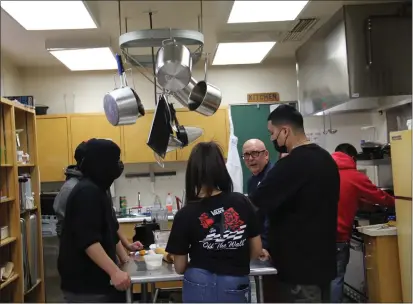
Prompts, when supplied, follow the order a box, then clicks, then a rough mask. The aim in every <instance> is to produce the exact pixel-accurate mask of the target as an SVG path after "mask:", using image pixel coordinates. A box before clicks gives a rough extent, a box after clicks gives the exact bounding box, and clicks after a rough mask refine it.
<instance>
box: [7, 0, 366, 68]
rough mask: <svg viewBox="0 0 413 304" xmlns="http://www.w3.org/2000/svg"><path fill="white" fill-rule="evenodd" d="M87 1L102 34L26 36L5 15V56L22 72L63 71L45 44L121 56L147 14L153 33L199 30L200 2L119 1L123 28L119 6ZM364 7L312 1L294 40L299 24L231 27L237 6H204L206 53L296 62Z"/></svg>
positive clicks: (91, 31)
mask: <svg viewBox="0 0 413 304" xmlns="http://www.w3.org/2000/svg"><path fill="white" fill-rule="evenodd" d="M85 2H86V4H87V6H88V8H89V10H90V12H91V14H92V16H93V18H94V19H95V20H96V21H97V23H98V29H84V30H58V31H26V30H25V29H24V28H23V27H22V26H21V25H20V24H19V23H17V22H16V21H15V20H14V19H13V18H11V17H10V16H9V15H8V14H7V13H6V12H5V11H4V10H1V51H2V52H4V54H5V55H6V56H7V57H8V58H10V59H11V60H12V61H13V62H14V64H15V65H16V66H18V67H26V68H27V67H46V66H61V65H62V63H61V62H59V61H58V60H57V59H56V58H55V57H53V56H52V55H51V54H50V53H49V52H48V51H46V49H45V43H46V41H47V40H53V39H55V40H68V41H75V40H79V41H83V40H88V39H110V45H111V47H112V49H113V51H114V52H118V51H119V47H118V38H119V33H120V32H121V33H125V32H126V31H134V30H140V29H147V28H149V15H148V12H149V11H152V12H153V27H154V28H179V29H191V30H198V25H199V22H198V16H199V15H200V12H201V6H200V1H121V29H119V17H118V16H119V14H118V2H117V1H85ZM360 2H362V1H310V2H309V3H308V5H307V6H306V7H305V8H304V10H303V11H302V12H301V14H300V15H299V16H298V18H299V19H307V18H316V19H317V22H313V24H312V25H311V28H310V29H309V30H308V31H304V32H303V33H301V34H299V35H297V34H295V35H293V36H294V37H295V38H294V37H293V38H294V39H291V38H288V37H292V35H291V33H289V32H290V31H291V30H292V29H293V28H294V27H295V26H296V25H297V21H279V22H263V23H249V24H227V21H228V16H229V14H230V11H231V8H232V4H233V1H203V18H202V20H203V22H202V25H203V27H202V29H203V33H204V36H205V46H204V51H205V52H209V53H215V50H216V48H217V43H218V42H250V41H277V44H276V45H275V46H274V48H273V49H272V50H271V52H270V53H269V54H268V56H267V57H266V59H265V60H264V61H263V62H262V63H261V64H267V63H270V62H272V61H278V60H282V59H285V58H293V57H294V53H295V50H296V49H297V48H298V47H299V46H300V45H301V44H302V43H303V42H304V41H305V40H306V39H308V38H309V37H310V36H311V34H312V33H313V32H314V31H315V30H316V29H318V28H319V27H320V26H321V25H322V24H323V23H324V22H325V21H327V20H328V19H329V17H331V16H332V15H333V14H334V13H335V12H336V11H337V10H338V9H339V8H340V7H341V6H342V5H344V4H354V3H360ZM363 2H367V1H363ZM369 2H371V1H369ZM283 40H284V41H283ZM133 52H135V53H136V54H149V53H150V50H148V49H137V50H134V51H133Z"/></svg>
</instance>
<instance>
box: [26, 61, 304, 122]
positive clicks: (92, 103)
mask: <svg viewBox="0 0 413 304" xmlns="http://www.w3.org/2000/svg"><path fill="white" fill-rule="evenodd" d="M115 73H116V71H110V72H70V71H68V70H66V69H36V70H33V69H32V70H22V79H23V83H24V85H23V87H24V92H25V94H30V95H34V96H35V99H36V102H37V103H38V104H44V105H47V106H49V107H50V109H49V112H48V113H50V114H52V113H65V112H71V111H74V112H103V105H102V100H103V96H104V95H105V93H106V92H108V91H111V90H113V89H114V88H115V83H114V78H115V77H116V76H115ZM133 73H134V83H135V90H136V92H137V93H138V95H139V96H140V98H141V100H142V102H143V104H144V106H145V108H146V109H153V108H154V92H153V84H152V83H150V82H149V81H148V80H147V79H145V78H144V77H142V76H141V75H140V74H139V73H138V72H137V71H136V70H134V71H133ZM148 75H149V74H148ZM194 77H195V79H203V77H204V75H203V70H202V69H196V70H195V71H194ZM116 79H117V77H116ZM208 81H209V82H211V83H212V84H214V85H215V86H217V87H218V88H220V89H221V91H222V95H223V100H222V104H230V103H240V102H246V99H247V94H248V93H259V92H279V93H280V97H281V99H282V100H296V99H297V92H296V80H295V63H294V62H285V63H281V64H278V65H272V66H267V67H261V66H258V67H257V66H254V67H253V66H251V67H230V68H214V67H213V68H211V69H210V71H209V72H208ZM129 84H130V85H132V83H129ZM65 96H66V102H65ZM72 103H73V105H72ZM65 105H66V107H65Z"/></svg>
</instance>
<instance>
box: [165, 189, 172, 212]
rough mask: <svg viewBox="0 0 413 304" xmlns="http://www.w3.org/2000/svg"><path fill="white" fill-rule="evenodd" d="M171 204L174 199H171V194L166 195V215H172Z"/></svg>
mask: <svg viewBox="0 0 413 304" xmlns="http://www.w3.org/2000/svg"><path fill="white" fill-rule="evenodd" d="M173 204H174V199H173V198H172V196H171V194H170V193H168V196H167V197H166V204H165V205H166V209H167V210H168V213H172V209H173Z"/></svg>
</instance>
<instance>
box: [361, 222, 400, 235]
mask: <svg viewBox="0 0 413 304" xmlns="http://www.w3.org/2000/svg"><path fill="white" fill-rule="evenodd" d="M357 230H358V231H359V232H360V233H362V234H365V235H368V236H391V235H397V228H396V227H391V226H387V225H385V224H378V225H370V226H361V227H357Z"/></svg>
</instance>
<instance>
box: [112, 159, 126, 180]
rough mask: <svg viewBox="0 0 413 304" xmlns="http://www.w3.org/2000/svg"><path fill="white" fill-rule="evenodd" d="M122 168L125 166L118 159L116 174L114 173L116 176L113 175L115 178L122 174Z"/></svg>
mask: <svg viewBox="0 0 413 304" xmlns="http://www.w3.org/2000/svg"><path fill="white" fill-rule="evenodd" d="M124 168H125V166H124V164H123V162H122V161H121V160H120V161H119V162H118V168H117V170H116V174H115V176H116V177H115V176H114V177H115V179H118V178H119V176H121V175H122V173H123V169H124Z"/></svg>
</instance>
